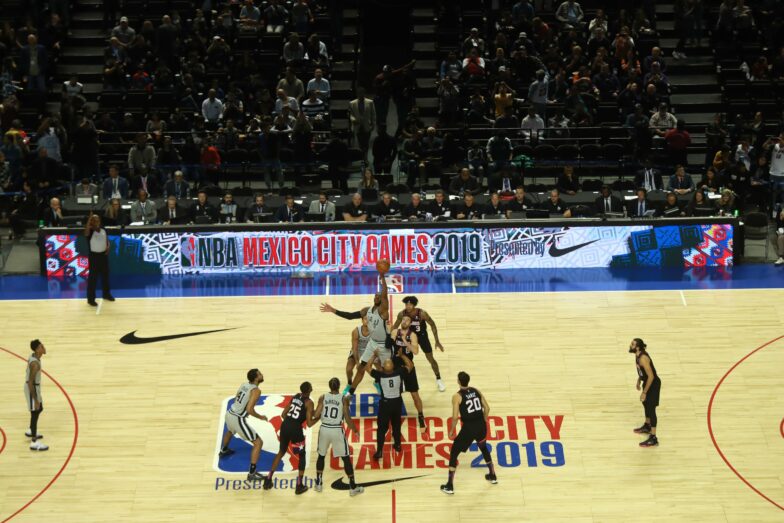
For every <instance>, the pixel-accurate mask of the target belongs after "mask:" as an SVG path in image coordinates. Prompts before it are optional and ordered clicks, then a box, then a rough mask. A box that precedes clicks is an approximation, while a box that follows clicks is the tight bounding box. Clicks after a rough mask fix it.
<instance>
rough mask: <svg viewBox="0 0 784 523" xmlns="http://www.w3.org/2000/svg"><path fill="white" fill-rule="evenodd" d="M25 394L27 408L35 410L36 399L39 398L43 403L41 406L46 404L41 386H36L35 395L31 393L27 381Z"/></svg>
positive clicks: (31, 410)
mask: <svg viewBox="0 0 784 523" xmlns="http://www.w3.org/2000/svg"><path fill="white" fill-rule="evenodd" d="M24 395H25V405H27V410H29V411H30V412H33V411H35V400H38V401H39V402H40V403H41V406H42V407H43V406H44V400H43V398H42V397H41V386H40V385H36V386H35V397H33V396H32V395H31V394H30V387H28V386H27V383H25V384H24Z"/></svg>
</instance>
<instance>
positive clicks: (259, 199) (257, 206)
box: [245, 194, 334, 223]
mask: <svg viewBox="0 0 784 523" xmlns="http://www.w3.org/2000/svg"><path fill="white" fill-rule="evenodd" d="M257 214H272V209H270V208H269V207H268V206H267V205H266V204H265V203H264V195H263V194H257V195H256V196H255V197H254V198H253V204H252V205H250V206H249V207H248V209H247V210H246V211H245V221H246V222H248V223H254V222H255V221H256V215H257ZM333 216H334V215H333Z"/></svg>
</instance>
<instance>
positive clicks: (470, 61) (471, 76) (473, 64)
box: [463, 48, 485, 83]
mask: <svg viewBox="0 0 784 523" xmlns="http://www.w3.org/2000/svg"><path fill="white" fill-rule="evenodd" d="M463 75H464V76H465V77H467V80H468V82H469V83H471V82H474V83H476V82H482V81H484V78H485V59H484V58H482V57H481V56H480V55H479V51H478V50H477V49H476V48H473V49H471V50H470V51H469V52H468V55H467V56H466V57H465V58H464V59H463Z"/></svg>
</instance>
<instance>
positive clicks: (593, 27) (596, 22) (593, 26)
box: [588, 9, 609, 42]
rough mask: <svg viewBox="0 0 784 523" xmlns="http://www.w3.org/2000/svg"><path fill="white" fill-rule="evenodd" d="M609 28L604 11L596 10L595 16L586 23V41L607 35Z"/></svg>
mask: <svg viewBox="0 0 784 523" xmlns="http://www.w3.org/2000/svg"><path fill="white" fill-rule="evenodd" d="M608 30H609V26H608V24H607V17H606V16H605V14H604V9H597V10H596V16H595V17H594V18H593V20H591V21H590V22H589V23H588V41H589V42H590V41H591V40H593V39H595V38H600V37H602V36H604V35H605V34H607V31H608Z"/></svg>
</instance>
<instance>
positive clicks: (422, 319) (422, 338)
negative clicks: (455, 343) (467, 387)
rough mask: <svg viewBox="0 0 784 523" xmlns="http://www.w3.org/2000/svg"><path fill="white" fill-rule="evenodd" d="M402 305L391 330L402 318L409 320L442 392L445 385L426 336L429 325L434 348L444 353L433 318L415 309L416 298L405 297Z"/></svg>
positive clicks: (421, 310)
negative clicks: (434, 343)
mask: <svg viewBox="0 0 784 523" xmlns="http://www.w3.org/2000/svg"><path fill="white" fill-rule="evenodd" d="M403 303H404V304H405V309H403V310H402V311H400V312H399V313H398V314H397V319H396V320H395V324H394V325H393V326H392V328H393V329H397V328H398V327H399V326H400V322H402V321H403V318H404V317H408V318H411V327H412V329H413V330H414V332H415V333H416V335H417V340H418V341H419V347H420V348H421V349H422V352H424V353H425V358H427V361H428V362H429V363H430V368H432V369H433V374H435V375H436V386H437V387H438V390H439V391H441V392H444V391H445V390H446V385H444V382H443V381H441V370H440V369H439V368H438V362H437V361H436V359H435V358H434V357H433V346H432V345H431V344H430V338H429V337H428V335H427V326H428V325H430V330H432V331H433V338H435V341H436V348H437V349H438V350H440V351H441V352H444V346H443V345H441V340H439V339H438V328H437V327H436V322H434V321H433V318H432V317H431V316H430V314H428V313H427V311H426V310H424V309H420V308H418V307H417V305H419V299H418V298H417V297H416V296H406V297H405V298H403Z"/></svg>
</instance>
